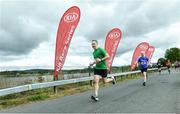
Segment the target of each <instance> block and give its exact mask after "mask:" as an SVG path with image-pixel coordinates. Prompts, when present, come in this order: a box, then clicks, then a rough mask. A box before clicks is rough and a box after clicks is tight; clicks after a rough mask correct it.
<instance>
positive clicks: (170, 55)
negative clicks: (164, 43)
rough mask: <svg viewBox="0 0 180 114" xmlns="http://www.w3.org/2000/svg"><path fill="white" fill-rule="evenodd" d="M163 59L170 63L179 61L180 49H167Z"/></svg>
mask: <svg viewBox="0 0 180 114" xmlns="http://www.w3.org/2000/svg"><path fill="white" fill-rule="evenodd" d="M165 58H166V59H169V60H170V61H171V62H175V61H176V60H178V61H180V49H179V48H176V47H174V48H170V49H167V50H166V53H165Z"/></svg>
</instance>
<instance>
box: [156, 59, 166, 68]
mask: <svg viewBox="0 0 180 114" xmlns="http://www.w3.org/2000/svg"><path fill="white" fill-rule="evenodd" d="M157 63H160V64H161V65H163V66H165V65H166V59H165V58H159V59H158V62H157Z"/></svg>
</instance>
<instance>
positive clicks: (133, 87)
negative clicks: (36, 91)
mask: <svg viewBox="0 0 180 114" xmlns="http://www.w3.org/2000/svg"><path fill="white" fill-rule="evenodd" d="M142 81H143V79H142V78H139V79H134V80H130V81H126V82H123V83H118V84H116V85H112V86H108V87H103V88H100V94H99V100H100V101H99V102H94V101H92V100H91V99H90V96H91V94H93V91H87V92H84V93H80V94H75V95H71V96H66V97H63V98H57V99H53V100H46V101H41V102H36V103H31V104H25V105H21V106H17V107H14V108H10V109H5V110H1V111H0V112H1V113H2V112H3V113H4V112H8V113H19V112H21V113H45V112H46V113H89V112H90V113H178V114H179V113H180V71H179V72H174V71H173V72H172V73H171V74H170V75H169V74H168V72H167V71H163V72H162V74H161V75H159V74H158V73H153V74H149V77H148V81H147V86H145V87H144V86H142Z"/></svg>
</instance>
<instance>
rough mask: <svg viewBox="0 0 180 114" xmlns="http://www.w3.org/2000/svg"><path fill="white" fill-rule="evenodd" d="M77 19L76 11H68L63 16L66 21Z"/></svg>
mask: <svg viewBox="0 0 180 114" xmlns="http://www.w3.org/2000/svg"><path fill="white" fill-rule="evenodd" d="M77 19H78V14H77V13H76V12H72V13H68V14H67V15H66V16H65V17H64V21H66V22H74V21H76V20H77Z"/></svg>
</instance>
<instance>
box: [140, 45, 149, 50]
mask: <svg viewBox="0 0 180 114" xmlns="http://www.w3.org/2000/svg"><path fill="white" fill-rule="evenodd" d="M139 47H140V48H141V49H145V50H146V49H148V46H146V45H140V46H139Z"/></svg>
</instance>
